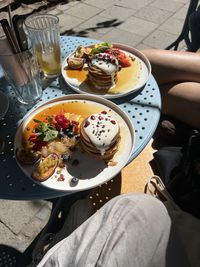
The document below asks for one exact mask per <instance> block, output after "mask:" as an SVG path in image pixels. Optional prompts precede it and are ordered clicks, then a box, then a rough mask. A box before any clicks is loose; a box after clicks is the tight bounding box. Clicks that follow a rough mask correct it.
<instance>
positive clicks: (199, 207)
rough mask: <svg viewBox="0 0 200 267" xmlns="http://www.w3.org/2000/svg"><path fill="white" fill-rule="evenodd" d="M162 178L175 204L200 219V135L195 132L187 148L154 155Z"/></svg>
mask: <svg viewBox="0 0 200 267" xmlns="http://www.w3.org/2000/svg"><path fill="white" fill-rule="evenodd" d="M154 158H155V160H156V162H157V165H158V168H159V170H160V177H161V179H162V180H163V182H164V184H165V186H166V188H167V190H168V191H169V193H170V194H171V196H172V197H173V198H174V200H175V202H176V203H177V204H178V205H179V206H180V207H181V208H182V209H183V210H185V211H187V212H189V213H191V214H192V215H194V216H196V217H199V218H200V133H199V131H198V130H193V131H192V133H191V135H190V137H189V140H188V143H187V144H186V146H185V147H182V148H181V147H165V148H162V149H160V150H158V151H157V152H155V153H154Z"/></svg>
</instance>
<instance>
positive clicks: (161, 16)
mask: <svg viewBox="0 0 200 267" xmlns="http://www.w3.org/2000/svg"><path fill="white" fill-rule="evenodd" d="M172 15H173V13H172V12H170V11H167V10H162V9H160V8H157V7H154V6H151V5H149V6H148V8H147V7H144V8H141V9H140V10H139V11H138V12H136V13H135V14H134V16H135V17H137V18H141V19H145V20H147V21H152V22H155V23H157V24H161V23H163V22H164V21H165V20H166V19H168V18H169V17H170V16H172Z"/></svg>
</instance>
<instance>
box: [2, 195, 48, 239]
mask: <svg viewBox="0 0 200 267" xmlns="http://www.w3.org/2000/svg"><path fill="white" fill-rule="evenodd" d="M43 205H44V201H43V200H41V201H39V200H35V201H8V200H1V201H0V221H1V222H3V223H4V224H5V225H7V227H8V228H9V229H10V230H11V231H12V232H13V233H15V234H18V233H19V232H20V231H21V230H22V228H23V227H24V225H26V224H27V223H28V222H29V221H30V220H31V219H32V218H33V217H34V216H35V214H36V213H37V212H38V211H39V210H40V209H41V207H42V206H43Z"/></svg>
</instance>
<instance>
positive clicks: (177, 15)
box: [173, 6, 188, 21]
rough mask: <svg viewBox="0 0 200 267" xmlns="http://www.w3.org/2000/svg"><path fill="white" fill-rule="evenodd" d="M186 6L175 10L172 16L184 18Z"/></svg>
mask: <svg viewBox="0 0 200 267" xmlns="http://www.w3.org/2000/svg"><path fill="white" fill-rule="evenodd" d="M187 10H188V6H184V7H182V8H180V10H179V11H177V12H176V13H175V14H174V15H173V17H174V18H177V19H182V20H183V21H184V20H185V17H186V14H187Z"/></svg>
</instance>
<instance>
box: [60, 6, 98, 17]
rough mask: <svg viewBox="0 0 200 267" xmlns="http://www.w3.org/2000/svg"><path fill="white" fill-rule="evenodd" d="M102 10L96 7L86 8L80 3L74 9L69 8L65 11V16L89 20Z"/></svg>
mask: <svg viewBox="0 0 200 267" xmlns="http://www.w3.org/2000/svg"><path fill="white" fill-rule="evenodd" d="M101 10H102V9H99V8H97V7H92V6H88V5H86V4H83V3H80V4H77V5H76V6H74V7H71V8H69V9H67V10H66V12H65V13H66V14H69V15H71V16H75V17H78V18H81V19H89V18H91V17H93V16H95V15H97V14H98V13H100V12H101Z"/></svg>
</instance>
